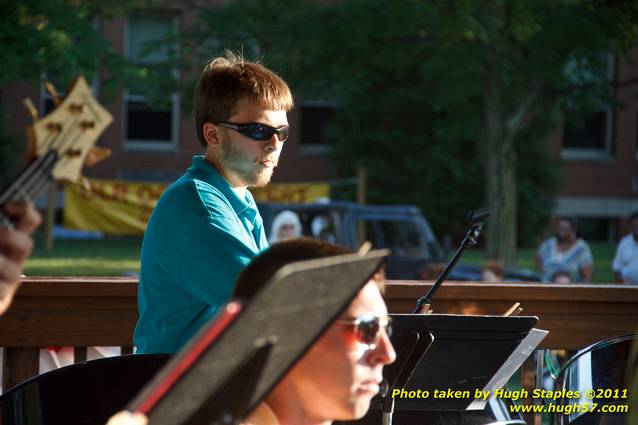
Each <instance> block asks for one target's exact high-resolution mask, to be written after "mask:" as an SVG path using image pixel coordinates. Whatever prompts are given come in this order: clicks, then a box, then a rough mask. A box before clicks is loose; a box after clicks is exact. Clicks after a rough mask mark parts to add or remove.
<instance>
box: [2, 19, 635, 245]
mask: <svg viewBox="0 0 638 425" xmlns="http://www.w3.org/2000/svg"><path fill="white" fill-rule="evenodd" d="M194 18H195V16H194V15H193V12H191V11H189V10H187V9H184V10H181V11H179V13H164V14H161V13H158V14H156V15H153V16H143V17H142V16H134V15H133V16H129V17H127V18H115V19H112V20H108V21H98V20H96V22H95V25H96V26H97V27H98V28H99V29H100V31H101V32H102V33H103V34H104V35H105V36H106V37H107V38H108V39H110V40H111V41H112V42H113V45H114V47H115V49H116V51H119V52H122V53H123V54H124V55H126V56H127V57H128V58H130V59H132V60H138V58H141V51H142V46H143V44H144V43H145V42H146V41H148V40H149V39H150V38H152V37H156V36H157V35H158V34H161V33H163V32H166V31H169V30H170V29H173V28H180V27H182V26H186V25H188V24H189V23H190V22H192V21H193V20H194ZM633 57H634V58H638V49H637V50H634V52H633ZM165 59H166V53H165V52H157V53H155V54H153V55H152V56H151V57H145V58H144V59H143V60H144V61H146V62H151V63H153V62H157V63H161V62H162V61H163V60H165ZM140 60H141V59H140ZM609 62H610V73H611V75H614V76H615V78H616V80H617V81H626V80H630V79H632V78H633V79H635V78H638V64H636V63H631V62H629V61H627V60H624V59H617V58H610V61H609ZM92 83H93V86H94V88H95V91H96V92H97V93H98V98H99V97H100V96H99V93H100V78H99V77H98V78H96V79H95V80H94V81H93V82H92ZM59 89H60V90H63V88H62V87H59ZM615 96H616V100H617V101H618V104H619V106H618V107H615V108H611V109H607V110H604V111H600V112H598V113H596V114H593V115H592V116H591V117H590V118H589V119H588V120H587V125H586V128H585V129H584V130H570V129H560V130H558V131H557V132H556V134H555V135H554V136H553V138H552V147H553V150H554V151H555V153H556V155H558V156H560V158H561V159H562V161H563V165H564V167H563V181H562V185H561V188H560V191H559V196H558V199H557V207H556V211H555V213H556V214H557V215H563V214H566V215H571V216H575V217H578V218H582V219H583V220H581V221H582V222H583V223H585V224H586V228H587V229H588V230H587V231H588V232H589V233H590V234H592V235H595V237H597V238H599V239H606V238H610V239H617V238H618V236H619V235H620V234H621V233H624V232H625V231H626V230H627V225H626V222H625V220H623V219H622V218H623V217H626V216H627V215H628V214H629V213H630V212H631V211H634V210H638V198H637V197H636V194H637V193H638V162H637V158H638V151H637V140H638V134H637V130H638V101H637V100H636V99H637V97H636V85H627V86H623V87H619V88H618V89H617V90H616V94H615ZM24 97H30V98H31V99H32V100H33V101H34V103H35V104H36V105H38V107H39V108H40V112H41V113H45V112H46V110H47V108H48V107H50V104H51V100H50V99H49V97H48V95H47V94H46V91H45V90H44V88H43V87H37V86H33V85H30V84H26V83H16V84H13V85H11V86H9V87H6V88H4V89H3V91H2V101H3V103H4V104H5V106H6V107H7V109H8V112H9V120H8V122H9V125H10V126H11V130H12V131H13V132H14V133H17V134H20V133H21V132H22V131H23V130H22V129H23V128H24V127H25V126H26V125H27V124H28V121H29V118H28V117H27V115H26V114H25V113H24V112H23V111H22V107H21V106H20V100H21V99H22V98H24ZM183 101H184V100H183V99H181V98H180V96H179V95H178V94H173V95H171V96H170V101H169V104H170V107H169V108H168V109H165V110H156V109H154V108H152V107H151V106H150V105H148V104H147V103H146V102H145V99H144V96H143V95H141V94H139V93H136V92H135V90H134V89H128V90H124V91H123V92H122V93H121V94H120V95H118V96H117V97H116V98H115V99H114V100H113V101H110V102H108V103H106V104H105V106H106V107H107V108H108V109H109V110H110V111H111V113H112V114H113V116H114V122H113V124H112V125H111V126H110V127H109V128H108V129H107V130H106V131H105V133H104V134H103V135H102V137H101V138H100V140H99V142H98V145H99V146H102V147H108V148H110V149H111V150H112V156H111V158H109V159H108V160H107V161H105V162H103V163H101V164H98V165H97V166H96V167H94V168H92V169H87V170H85V174H86V175H87V176H89V177H97V178H110V179H114V178H117V179H123V180H132V181H171V180H174V179H175V178H177V176H179V175H180V174H181V173H182V172H183V170H184V169H185V168H186V167H188V165H189V164H190V161H191V157H192V155H193V154H196V153H199V152H201V147H200V146H199V143H198V141H197V139H196V136H195V131H194V128H193V127H194V126H193V122H192V118H191V117H190V116H185V115H184V114H183V113H182V112H181V109H180V108H181V104H182V102H183ZM333 110H334V108H333V105H332V104H331V103H330V102H326V101H317V100H313V101H309V100H303V99H296V107H295V109H294V110H293V111H292V112H291V113H290V114H289V121H290V124H291V127H292V133H291V137H290V139H289V141H288V142H287V143H286V147H285V149H284V151H283V153H282V157H281V161H280V166H279V168H278V170H277V171H276V173H275V175H274V179H273V181H274V182H302V181H326V180H330V179H334V178H335V177H336V172H335V169H334V167H333V166H332V164H331V163H330V161H329V159H328V157H327V155H326V153H327V149H328V147H329V146H328V145H329V141H327V140H325V138H324V137H323V136H322V131H321V130H322V127H323V124H324V123H325V122H326V121H327V120H329V118H330V115H331V114H332V113H333Z"/></svg>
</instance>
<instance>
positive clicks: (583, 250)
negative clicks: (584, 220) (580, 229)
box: [536, 217, 594, 282]
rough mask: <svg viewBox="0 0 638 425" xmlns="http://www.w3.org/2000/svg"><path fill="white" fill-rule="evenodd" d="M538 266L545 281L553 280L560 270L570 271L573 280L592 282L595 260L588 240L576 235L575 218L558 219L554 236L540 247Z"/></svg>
mask: <svg viewBox="0 0 638 425" xmlns="http://www.w3.org/2000/svg"><path fill="white" fill-rule="evenodd" d="M536 267H537V268H538V270H540V271H541V272H542V273H543V281H545V282H551V279H552V276H553V275H554V274H555V273H556V272H558V271H566V272H568V273H569V274H570V276H571V280H572V282H591V277H592V273H593V270H594V260H593V257H592V255H591V249H590V248H589V245H588V244H587V242H585V241H584V240H583V239H581V238H579V237H577V236H576V221H575V220H574V219H572V218H568V217H559V218H558V219H556V227H555V233H554V236H553V237H551V238H549V239H547V240H545V241H544V242H543V243H542V244H541V245H540V246H539V247H538V250H537V252H536Z"/></svg>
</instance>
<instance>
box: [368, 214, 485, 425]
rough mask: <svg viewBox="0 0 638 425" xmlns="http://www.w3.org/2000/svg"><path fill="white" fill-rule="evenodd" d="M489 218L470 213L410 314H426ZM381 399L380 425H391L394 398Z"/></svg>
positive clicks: (404, 367)
mask: <svg viewBox="0 0 638 425" xmlns="http://www.w3.org/2000/svg"><path fill="white" fill-rule="evenodd" d="M489 216H490V212H489V211H488V210H487V209H485V208H481V209H479V210H476V211H470V213H469V214H468V216H467V220H468V221H469V222H470V224H471V227H470V229H469V230H468V231H467V233H466V234H465V238H463V241H462V242H461V246H460V248H459V249H458V251H457V252H456V254H455V255H454V257H453V258H452V260H451V261H450V262H449V263H448V265H447V266H446V267H445V270H443V273H441V275H440V276H439V278H438V279H437V280H436V283H435V284H434V286H432V288H431V289H430V290H429V291H428V293H427V294H426V295H425V296H424V297H421V298H419V299H418V300H417V305H416V307H415V309H414V310H413V311H412V314H425V313H427V312H428V310H429V309H430V304H431V303H432V297H433V296H434V294H435V293H436V291H437V290H438V289H439V286H441V284H442V283H443V281H444V280H445V278H446V277H447V275H448V274H449V273H450V271H451V270H452V269H453V268H454V266H455V265H456V263H457V262H458V261H459V259H460V258H461V256H462V255H463V252H465V249H466V248H467V247H470V246H474V245H476V243H477V242H478V237H479V235H480V234H481V230H482V229H483V224H484V223H485V220H486V219H487V218H488V217H489ZM430 342H431V340H430ZM415 347H416V345H414V346H413V347H412V349H411V350H410V353H409V354H408V357H409V356H411V355H412V354H413V353H412V350H413V349H414V348H415ZM422 353H423V350H421V354H422ZM408 363H409V361H406V362H405V363H404V364H403V365H402V366H401V368H400V371H399V375H402V376H403V378H398V379H397V381H401V382H405V381H406V380H407V379H408V376H409V374H408V375H407V376H405V374H406V372H407V369H406V367H408V366H407V364H408ZM412 366H414V365H412ZM412 366H410V367H412ZM395 383H396V382H395ZM384 385H385V387H384V390H385V391H382V392H386V391H389V389H390V387H389V383H388V382H387V381H384ZM383 398H384V400H383V407H382V417H381V423H382V425H392V419H393V416H394V397H388V396H387V393H386V394H385V395H384V396H383Z"/></svg>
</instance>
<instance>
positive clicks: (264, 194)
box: [250, 183, 330, 204]
mask: <svg viewBox="0 0 638 425" xmlns="http://www.w3.org/2000/svg"><path fill="white" fill-rule="evenodd" d="M250 192H251V193H252V194H253V196H254V197H255V201H257V202H283V203H289V204H292V203H295V204H306V203H311V202H315V201H316V200H317V199H319V198H330V185H329V184H326V183H279V184H269V185H268V186H265V187H259V188H256V187H251V188H250Z"/></svg>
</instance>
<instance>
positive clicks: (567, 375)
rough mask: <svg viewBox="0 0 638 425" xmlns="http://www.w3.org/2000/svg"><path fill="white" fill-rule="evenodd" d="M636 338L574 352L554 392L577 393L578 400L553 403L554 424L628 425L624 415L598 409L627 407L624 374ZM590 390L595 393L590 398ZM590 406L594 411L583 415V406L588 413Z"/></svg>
mask: <svg viewBox="0 0 638 425" xmlns="http://www.w3.org/2000/svg"><path fill="white" fill-rule="evenodd" d="M635 338H636V335H634V334H631V335H623V336H619V337H615V338H611V339H607V340H604V341H600V342H597V343H595V344H593V345H591V346H589V347H587V348H585V349H583V350H581V351H579V352H578V353H576V355H575V356H574V357H572V358H571V359H570V360H569V361H568V362H567V363H566V364H565V366H564V367H563V368H562V369H561V370H560V372H559V374H558V376H557V379H556V385H555V390H557V391H558V390H564V391H573V392H575V391H578V393H579V395H580V397H579V398H570V397H564V398H562V399H559V400H557V401H556V411H557V413H554V415H553V423H554V425H630V424H629V422H628V421H627V416H628V415H627V413H603V412H600V411H599V409H600V407H601V406H614V405H615V406H620V405H627V404H629V398H622V396H623V395H626V396H627V397H628V396H629V390H626V388H627V387H626V385H625V372H626V370H627V363H628V359H629V353H630V350H631V345H632V344H633V342H634V340H635ZM591 390H593V391H594V394H595V398H593V399H592V397H591ZM616 390H617V391H616ZM625 390H626V391H625ZM587 392H589V394H590V396H587V395H586V394H587ZM599 396H600V397H599ZM593 403H596V404H597V406H596V408H595V410H596V411H593V412H590V411H587V412H583V410H584V406H587V408H586V409H587V410H590V409H591V408H592V407H593ZM612 408H616V407H612ZM559 412H560V413H559ZM634 425H635V424H634Z"/></svg>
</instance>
